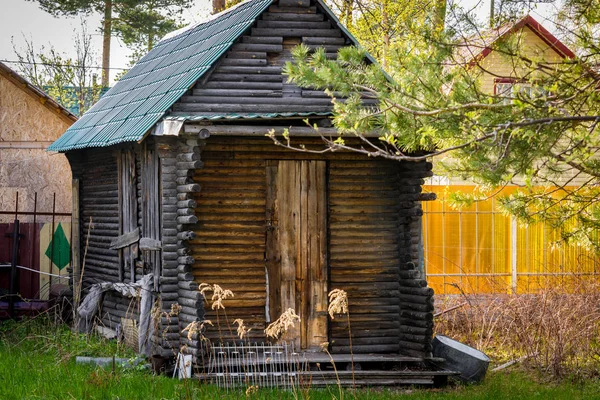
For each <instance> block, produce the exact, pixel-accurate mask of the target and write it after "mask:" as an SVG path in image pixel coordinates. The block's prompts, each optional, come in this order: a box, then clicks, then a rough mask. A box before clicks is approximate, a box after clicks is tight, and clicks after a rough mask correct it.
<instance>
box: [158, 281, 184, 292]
mask: <svg viewBox="0 0 600 400" xmlns="http://www.w3.org/2000/svg"><path fill="white" fill-rule="evenodd" d="M179 283H181V282H179ZM179 283H177V284H165V285H160V290H161V292H177V290H178V289H179V286H178V285H179Z"/></svg>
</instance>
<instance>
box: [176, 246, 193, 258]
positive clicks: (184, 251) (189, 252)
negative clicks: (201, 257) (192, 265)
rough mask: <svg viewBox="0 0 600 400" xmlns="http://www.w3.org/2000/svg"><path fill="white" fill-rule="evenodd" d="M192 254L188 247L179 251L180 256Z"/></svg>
mask: <svg viewBox="0 0 600 400" xmlns="http://www.w3.org/2000/svg"><path fill="white" fill-rule="evenodd" d="M191 253H192V250H190V249H188V248H187V247H182V248H179V249H177V255H178V256H188V255H190V254H191Z"/></svg>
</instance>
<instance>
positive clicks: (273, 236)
mask: <svg viewBox="0 0 600 400" xmlns="http://www.w3.org/2000/svg"><path fill="white" fill-rule="evenodd" d="M277 165H278V163H277V162H276V161H274V162H269V163H268V164H267V167H266V174H267V182H266V183H267V201H266V212H267V215H266V220H267V232H266V244H265V246H266V248H265V253H266V254H265V267H266V273H267V305H266V317H267V323H271V322H273V321H275V320H276V319H277V318H279V316H280V315H281V312H282V310H281V273H280V272H281V270H280V265H281V254H280V252H279V228H280V227H279V201H278V199H277V193H278V191H277Z"/></svg>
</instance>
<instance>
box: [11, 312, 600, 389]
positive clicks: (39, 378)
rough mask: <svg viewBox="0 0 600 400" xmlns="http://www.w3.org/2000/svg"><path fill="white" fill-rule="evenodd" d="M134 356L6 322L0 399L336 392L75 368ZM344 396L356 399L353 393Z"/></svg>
mask: <svg viewBox="0 0 600 400" xmlns="http://www.w3.org/2000/svg"><path fill="white" fill-rule="evenodd" d="M112 355H116V356H117V357H133V356H134V354H133V353H132V352H130V351H128V350H126V349H124V348H123V347H121V346H119V345H117V344H116V343H115V342H110V341H106V340H101V339H99V338H96V337H89V336H85V335H78V334H74V333H72V332H71V331H70V330H69V329H68V328H67V327H64V326H59V327H56V326H53V325H51V324H48V323H40V322H36V321H33V322H32V321H29V322H25V323H21V324H18V325H17V324H14V323H12V322H4V323H0V399H2V400H9V399H217V398H218V399H240V398H242V399H243V398H246V397H247V398H251V399H294V398H300V399H302V398H310V399H332V398H338V399H339V398H340V395H339V392H338V389H337V387H332V388H330V390H329V391H328V390H326V389H323V390H310V391H309V392H308V393H288V392H280V391H273V390H259V391H258V392H256V393H252V394H249V396H246V394H245V392H244V391H233V392H232V391H230V392H228V393H227V392H225V391H219V390H218V389H216V388H213V387H210V386H205V385H204V386H203V385H200V384H199V383H198V382H196V381H194V380H190V381H187V382H182V381H178V380H175V379H170V378H167V377H159V376H152V375H151V374H150V373H149V372H148V371H145V370H143V369H142V368H133V369H123V368H117V369H116V370H115V371H114V372H113V371H112V370H111V368H107V369H102V368H97V367H93V366H90V365H76V364H75V356H109V357H110V356H112ZM343 398H345V399H353V398H354V396H353V395H352V394H351V393H350V392H345V393H343ZM356 398H358V399H375V400H377V399H382V400H383V399H395V398H403V399H404V398H406V399H414V400H417V399H470V400H472V399H511V400H512V399H600V381H599V380H590V381H586V382H584V383H571V382H562V383H560V384H556V383H540V382H539V381H538V380H537V379H536V377H535V375H534V374H532V373H526V372H524V371H514V372H511V373H496V374H488V376H487V378H486V381H485V382H484V383H483V384H480V385H472V386H460V385H459V386H451V387H448V388H445V389H442V390H438V389H433V390H432V389H430V390H423V389H410V388H408V389H398V390H396V389H391V390H386V389H383V390H380V389H370V390H368V389H361V390H359V391H358V393H357V395H356Z"/></svg>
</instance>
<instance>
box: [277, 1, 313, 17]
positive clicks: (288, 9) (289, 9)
mask: <svg viewBox="0 0 600 400" xmlns="http://www.w3.org/2000/svg"><path fill="white" fill-rule="evenodd" d="M284 3H285V7H284V6H283V5H282V4H281V2H280V3H279V5H273V6H270V7H269V12H271V13H293V14H316V12H317V7H316V6H307V5H306V4H303V6H302V7H296V5H295V4H290V3H293V1H292V2H290V1H289V0H288V1H285V2H284Z"/></svg>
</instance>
